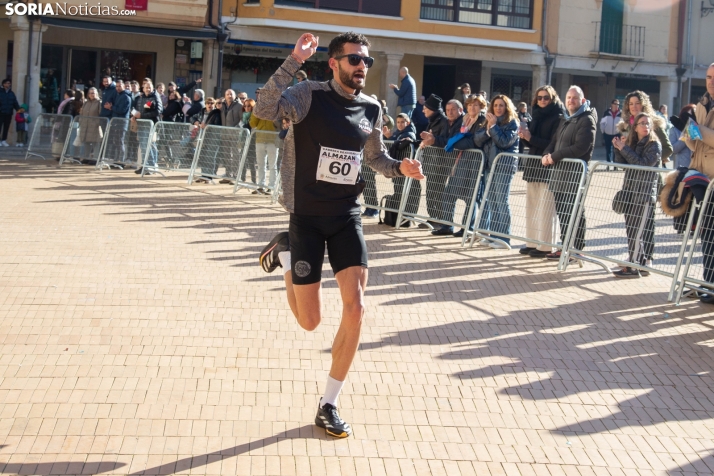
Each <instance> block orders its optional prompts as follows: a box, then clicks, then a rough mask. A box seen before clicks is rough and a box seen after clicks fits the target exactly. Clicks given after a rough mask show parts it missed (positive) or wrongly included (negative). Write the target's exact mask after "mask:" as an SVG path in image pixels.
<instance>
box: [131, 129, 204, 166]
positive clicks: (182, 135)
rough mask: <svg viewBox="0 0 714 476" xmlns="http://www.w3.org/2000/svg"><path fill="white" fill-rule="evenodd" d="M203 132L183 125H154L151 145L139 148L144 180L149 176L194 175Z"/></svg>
mask: <svg viewBox="0 0 714 476" xmlns="http://www.w3.org/2000/svg"><path fill="white" fill-rule="evenodd" d="M200 133H201V129H200V128H199V127H198V126H194V125H193V124H185V123H181V122H157V123H156V124H154V129H153V133H152V134H151V136H150V138H149V141H148V144H147V143H145V144H139V148H140V150H141V154H140V155H141V157H142V159H143V163H142V169H141V176H142V177H143V176H144V175H145V174H146V173H147V172H151V173H158V174H159V175H161V176H162V177H165V176H166V175H165V174H164V173H165V172H185V173H187V174H190V173H191V165H192V164H193V156H194V153H195V151H196V147H197V146H198V140H199V135H200Z"/></svg>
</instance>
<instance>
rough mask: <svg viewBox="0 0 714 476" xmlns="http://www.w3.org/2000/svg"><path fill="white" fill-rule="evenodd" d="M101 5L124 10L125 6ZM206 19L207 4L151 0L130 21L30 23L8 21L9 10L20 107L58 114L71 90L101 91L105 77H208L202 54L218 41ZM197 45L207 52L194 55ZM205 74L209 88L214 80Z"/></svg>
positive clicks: (7, 47)
mask: <svg viewBox="0 0 714 476" xmlns="http://www.w3.org/2000/svg"><path fill="white" fill-rule="evenodd" d="M68 4H69V5H73V4H75V5H80V4H84V2H80V1H79V0H72V1H70V2H68ZM101 4H102V5H104V6H109V7H112V6H114V7H117V9H120V10H123V9H124V8H125V3H124V1H123V0H121V1H120V0H109V1H106V0H105V1H103V2H101ZM206 11H207V0H197V1H194V0H170V1H169V0H149V1H148V4H147V9H146V10H143V11H136V12H135V14H134V15H132V16H70V15H45V16H42V17H41V18H30V17H28V16H20V15H12V16H9V17H8V16H7V15H6V14H5V7H4V4H3V5H0V45H1V47H0V61H2V63H3V64H5V65H6V71H5V72H4V73H5V75H4V76H5V77H10V78H11V79H12V81H13V90H14V91H15V93H16V95H17V96H18V99H19V100H20V101H21V102H26V103H28V105H29V106H30V114H31V115H34V116H36V115H37V114H39V113H40V112H50V111H53V110H54V109H55V108H56V106H57V103H58V101H61V98H62V96H63V94H62V92H63V91H64V90H66V89H70V88H73V87H74V88H77V89H80V88H83V89H85V90H87V89H88V88H89V87H91V86H97V87H98V85H100V84H101V77H102V75H104V74H106V73H108V74H111V75H112V77H114V78H121V79H125V80H126V79H133V80H137V81H141V80H142V79H143V78H145V77H149V78H151V79H152V80H154V81H155V82H159V81H163V82H168V81H171V80H175V79H178V80H179V82H189V81H190V80H191V79H196V78H199V77H202V76H204V67H205V66H204V63H205V61H204V58H203V56H202V52H203V50H204V49H205V48H204V46H206V45H208V44H210V43H212V42H213V41H214V40H213V39H215V37H216V31H215V30H214V29H210V28H205V23H206ZM30 30H31V31H32V34H30ZM197 42H198V43H200V44H201V48H198V49H197V48H195V46H194V47H193V48H192V46H193V45H194V44H195V43H197ZM192 49H193V50H194V51H197V50H200V51H201V56H199V57H192V55H191V50H192ZM209 50H210V48H209ZM194 56H195V55H194ZM209 67H210V66H208V67H206V68H209ZM206 72H207V73H208V75H209V80H210V75H211V74H213V75H215V73H212V71H208V70H207V71H206ZM209 82H210V81H209ZM28 84H29V89H28ZM26 91H28V92H29V94H26Z"/></svg>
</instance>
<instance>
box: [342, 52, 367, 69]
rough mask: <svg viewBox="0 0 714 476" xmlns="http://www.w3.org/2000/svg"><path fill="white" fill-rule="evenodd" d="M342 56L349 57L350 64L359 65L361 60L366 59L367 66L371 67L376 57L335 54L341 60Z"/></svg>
mask: <svg viewBox="0 0 714 476" xmlns="http://www.w3.org/2000/svg"><path fill="white" fill-rule="evenodd" d="M342 58H347V62H348V63H349V64H350V66H359V64H360V62H361V61H364V66H365V68H367V69H369V68H371V67H372V65H373V64H374V58H372V57H371V56H360V55H355V54H351V55H341V56H335V59H336V60H337V61H339V60H341V59H342Z"/></svg>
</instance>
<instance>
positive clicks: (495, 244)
mask: <svg viewBox="0 0 714 476" xmlns="http://www.w3.org/2000/svg"><path fill="white" fill-rule="evenodd" d="M488 246H490V247H491V248H493V249H494V250H507V249H508V245H507V244H505V243H504V242H502V241H492V242H491V243H490V244H489V245H488Z"/></svg>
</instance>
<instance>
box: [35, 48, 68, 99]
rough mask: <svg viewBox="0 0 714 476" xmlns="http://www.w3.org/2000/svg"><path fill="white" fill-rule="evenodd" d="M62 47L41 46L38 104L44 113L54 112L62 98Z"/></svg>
mask: <svg viewBox="0 0 714 476" xmlns="http://www.w3.org/2000/svg"><path fill="white" fill-rule="evenodd" d="M63 64H64V47H62V46H52V45H42V60H41V61H40V104H42V108H43V110H44V112H55V111H56V110H57V106H58V105H59V102H60V98H61V97H62V87H63V86H62V80H63V79H64V68H63V67H62V66H63Z"/></svg>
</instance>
